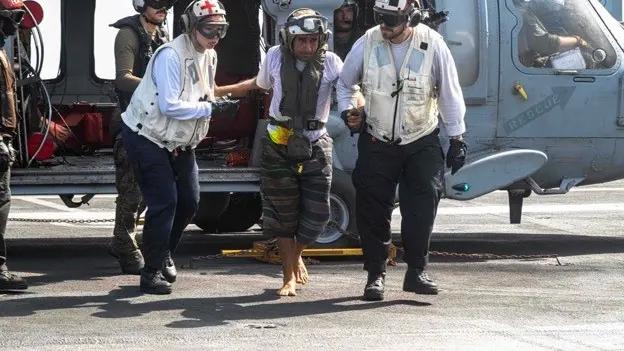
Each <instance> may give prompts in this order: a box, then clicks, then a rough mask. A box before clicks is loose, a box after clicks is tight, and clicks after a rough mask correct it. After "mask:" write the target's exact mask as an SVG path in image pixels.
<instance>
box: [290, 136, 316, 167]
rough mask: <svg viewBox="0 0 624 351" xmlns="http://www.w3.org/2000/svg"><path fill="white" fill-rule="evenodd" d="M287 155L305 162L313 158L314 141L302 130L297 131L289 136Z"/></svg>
mask: <svg viewBox="0 0 624 351" xmlns="http://www.w3.org/2000/svg"><path fill="white" fill-rule="evenodd" d="M286 157H287V158H288V159H289V160H291V161H295V162H303V161H307V160H309V159H311V158H312V143H311V142H310V139H308V137H307V136H305V135H303V132H302V131H295V132H294V133H293V135H291V136H290V137H289V138H288V144H287V145H286Z"/></svg>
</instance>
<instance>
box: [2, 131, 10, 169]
mask: <svg viewBox="0 0 624 351" xmlns="http://www.w3.org/2000/svg"><path fill="white" fill-rule="evenodd" d="M11 161H12V155H11V151H10V150H9V148H8V147H7V145H6V144H5V143H4V141H2V140H1V139H0V173H4V172H6V171H8V170H9V167H10V166H11Z"/></svg>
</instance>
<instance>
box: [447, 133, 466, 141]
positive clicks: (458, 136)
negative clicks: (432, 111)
mask: <svg viewBox="0 0 624 351" xmlns="http://www.w3.org/2000/svg"><path fill="white" fill-rule="evenodd" d="M449 139H454V140H464V136H463V135H462V134H460V135H454V136H450V137H449Z"/></svg>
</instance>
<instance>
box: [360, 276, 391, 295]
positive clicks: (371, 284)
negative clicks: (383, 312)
mask: <svg viewBox="0 0 624 351" xmlns="http://www.w3.org/2000/svg"><path fill="white" fill-rule="evenodd" d="M385 281H386V273H368V281H367V282H366V287H365V288H364V297H363V298H364V300H366V301H381V300H383V299H384V283H385Z"/></svg>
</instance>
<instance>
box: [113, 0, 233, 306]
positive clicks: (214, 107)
mask: <svg viewBox="0 0 624 351" xmlns="http://www.w3.org/2000/svg"><path fill="white" fill-rule="evenodd" d="M225 15H226V12H225V7H224V6H223V4H221V3H220V2H219V1H217V0H195V1H193V2H191V3H190V4H189V6H188V7H187V8H186V10H185V11H184V14H183V15H182V21H183V23H184V26H185V30H186V33H184V34H182V35H180V36H178V37H177V38H176V39H175V40H173V41H172V42H170V43H167V44H165V45H162V46H161V47H159V48H158V50H157V51H156V52H155V53H154V55H153V57H152V58H151V60H150V61H149V63H148V65H147V68H146V70H145V75H144V77H143V79H142V80H141V83H140V84H139V86H138V87H137V89H136V91H135V92H134V94H133V95H132V99H131V100H130V104H129V105H128V108H127V109H126V111H125V112H124V113H123V114H122V120H123V123H122V130H121V132H122V138H123V140H124V147H125V148H126V151H127V153H128V158H129V160H130V162H131V164H132V165H133V167H134V170H135V175H136V177H137V181H138V183H139V187H140V188H141V193H142V195H143V199H144V200H145V204H146V205H147V213H146V215H145V225H144V227H143V254H144V257H145V267H144V268H143V270H142V271H141V283H140V287H141V291H143V292H144V293H150V294H170V293H171V283H173V282H174V281H175V280H176V276H177V272H176V269H175V265H174V262H173V259H172V255H173V253H174V252H175V249H176V247H177V245H178V243H179V241H180V237H181V236H182V232H183V231H184V228H186V226H187V225H188V224H189V223H190V222H191V220H192V219H193V217H194V216H195V212H196V211H197V207H198V204H199V178H198V168H197V162H196V161H195V147H196V146H197V145H198V144H199V143H200V142H201V141H202V140H203V138H204V137H205V136H206V133H207V132H208V126H209V123H210V118H211V116H212V115H214V114H217V113H219V114H222V115H225V116H234V115H235V114H236V112H237V110H238V105H237V104H236V102H234V101H228V100H217V99H216V98H215V96H216V95H219V92H218V91H217V92H215V91H216V90H218V88H217V87H216V86H215V83H214V77H215V72H216V66H217V54H216V52H215V50H214V47H215V45H217V43H218V42H219V39H220V38H223V37H224V36H225V34H226V31H227V28H228V23H227V22H226V18H225Z"/></svg>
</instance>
